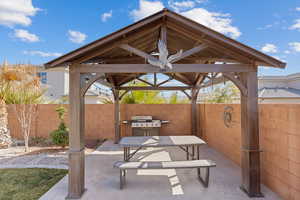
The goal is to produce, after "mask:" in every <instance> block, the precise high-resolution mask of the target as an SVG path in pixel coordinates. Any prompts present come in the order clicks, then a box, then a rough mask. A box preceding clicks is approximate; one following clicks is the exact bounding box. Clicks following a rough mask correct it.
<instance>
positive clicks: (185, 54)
mask: <svg viewBox="0 0 300 200" xmlns="http://www.w3.org/2000/svg"><path fill="white" fill-rule="evenodd" d="M207 47H208V45H206V44H201V45H199V46H196V47H194V48H192V49H189V50H187V51H185V52H183V53H182V55H181V56H180V57H178V58H176V59H174V60H173V61H172V62H173V63H175V62H177V61H179V60H181V59H183V58H186V57H189V56H191V55H193V54H195V53H199V52H200V51H202V50H204V49H206V48H207Z"/></svg>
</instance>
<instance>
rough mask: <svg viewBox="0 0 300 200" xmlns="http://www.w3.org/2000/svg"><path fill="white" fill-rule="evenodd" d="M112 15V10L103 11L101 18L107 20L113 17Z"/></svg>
mask: <svg viewBox="0 0 300 200" xmlns="http://www.w3.org/2000/svg"><path fill="white" fill-rule="evenodd" d="M111 17H112V10H110V11H109V12H106V13H103V14H102V15H101V20H102V21H103V22H106V21H107V20H108V19H109V18H111Z"/></svg>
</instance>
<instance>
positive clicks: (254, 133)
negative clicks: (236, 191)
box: [240, 72, 262, 197]
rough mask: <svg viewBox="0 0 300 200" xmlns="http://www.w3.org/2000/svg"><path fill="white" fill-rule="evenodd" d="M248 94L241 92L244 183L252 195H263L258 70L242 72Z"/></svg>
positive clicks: (244, 187)
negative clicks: (261, 186) (261, 185)
mask: <svg viewBox="0 0 300 200" xmlns="http://www.w3.org/2000/svg"><path fill="white" fill-rule="evenodd" d="M240 79H241V82H242V83H243V84H244V85H245V86H246V88H247V94H243V93H241V128H242V129H241V140H242V141H241V143H242V145H241V148H242V152H241V165H242V166H241V168H242V185H241V189H242V190H244V191H245V192H246V193H247V194H248V195H249V196H250V197H262V193H261V190H260V184H261V180H260V149H259V125H258V122H259V121H258V101H257V72H247V73H241V75H240Z"/></svg>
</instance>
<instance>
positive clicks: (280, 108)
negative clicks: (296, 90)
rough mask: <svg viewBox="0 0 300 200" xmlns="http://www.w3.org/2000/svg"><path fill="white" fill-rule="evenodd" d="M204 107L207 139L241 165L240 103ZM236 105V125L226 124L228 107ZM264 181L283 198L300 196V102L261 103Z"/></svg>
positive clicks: (203, 116)
mask: <svg viewBox="0 0 300 200" xmlns="http://www.w3.org/2000/svg"><path fill="white" fill-rule="evenodd" d="M200 106H201V107H200V108H201V115H202V118H201V121H200V123H201V125H202V126H201V130H202V134H203V137H204V139H205V140H206V141H207V143H208V144H209V145H210V146H211V147H213V148H215V149H217V150H218V151H219V152H222V153H223V154H225V155H226V156H227V157H228V158H230V159H231V160H233V161H234V162H235V163H237V164H239V165H240V148H241V142H240V141H241V140H240V138H241V132H240V126H241V125H240V118H241V115H240V106H239V105H225V104H207V105H200ZM226 106H231V107H233V113H232V117H233V122H232V124H231V125H232V126H231V127H229V128H227V127H226V126H225V124H224V119H223V115H224V108H225V107H226ZM259 117H260V118H259V123H260V124H259V125H260V126H259V128H260V143H261V149H262V150H263V153H262V154H261V155H262V157H261V169H262V171H261V175H262V181H263V182H264V183H265V184H266V185H267V186H268V187H269V188H271V189H272V190H273V191H275V192H276V193H278V194H279V195H280V196H281V197H282V198H283V199H287V200H296V199H297V200H298V199H300V104H294V105H286V104H260V105H259Z"/></svg>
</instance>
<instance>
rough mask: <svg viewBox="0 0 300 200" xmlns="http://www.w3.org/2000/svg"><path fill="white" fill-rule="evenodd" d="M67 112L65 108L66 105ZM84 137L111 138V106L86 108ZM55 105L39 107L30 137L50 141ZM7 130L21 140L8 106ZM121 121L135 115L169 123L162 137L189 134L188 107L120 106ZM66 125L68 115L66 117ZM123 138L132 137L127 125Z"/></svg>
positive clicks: (53, 125)
mask: <svg viewBox="0 0 300 200" xmlns="http://www.w3.org/2000/svg"><path fill="white" fill-rule="evenodd" d="M65 106H66V107H67V108H68V106H67V105H65ZM85 106H86V107H85V111H86V112H85V137H86V138H87V139H99V138H108V139H113V138H114V106H113V105H112V104H87V105H85ZM56 107H57V105H55V104H44V105H38V107H37V115H36V118H35V120H34V121H33V123H32V132H31V136H33V137H37V136H39V137H49V134H50V132H51V131H53V130H55V129H56V128H57V126H58V123H59V120H58V117H57V113H56V112H55V108H56ZM8 110H9V127H10V130H11V135H12V136H13V137H14V138H22V136H21V134H20V127H19V124H18V122H17V119H16V115H15V112H14V110H13V109H12V107H11V106H9V109H8ZM120 110H121V120H129V119H131V116H134V115H151V116H153V118H155V119H163V120H169V121H170V123H169V124H166V125H163V126H162V128H161V135H168V134H169V135H170V134H172V135H186V134H190V133H191V122H190V121H191V106H190V105H188V104H182V105H181V104H178V105H133V104H128V105H121V109H120ZM65 120H66V123H67V124H68V122H69V120H68V114H67V115H66V117H65ZM121 132H122V135H123V136H128V135H130V134H131V128H130V126H128V125H125V124H122V125H121Z"/></svg>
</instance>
